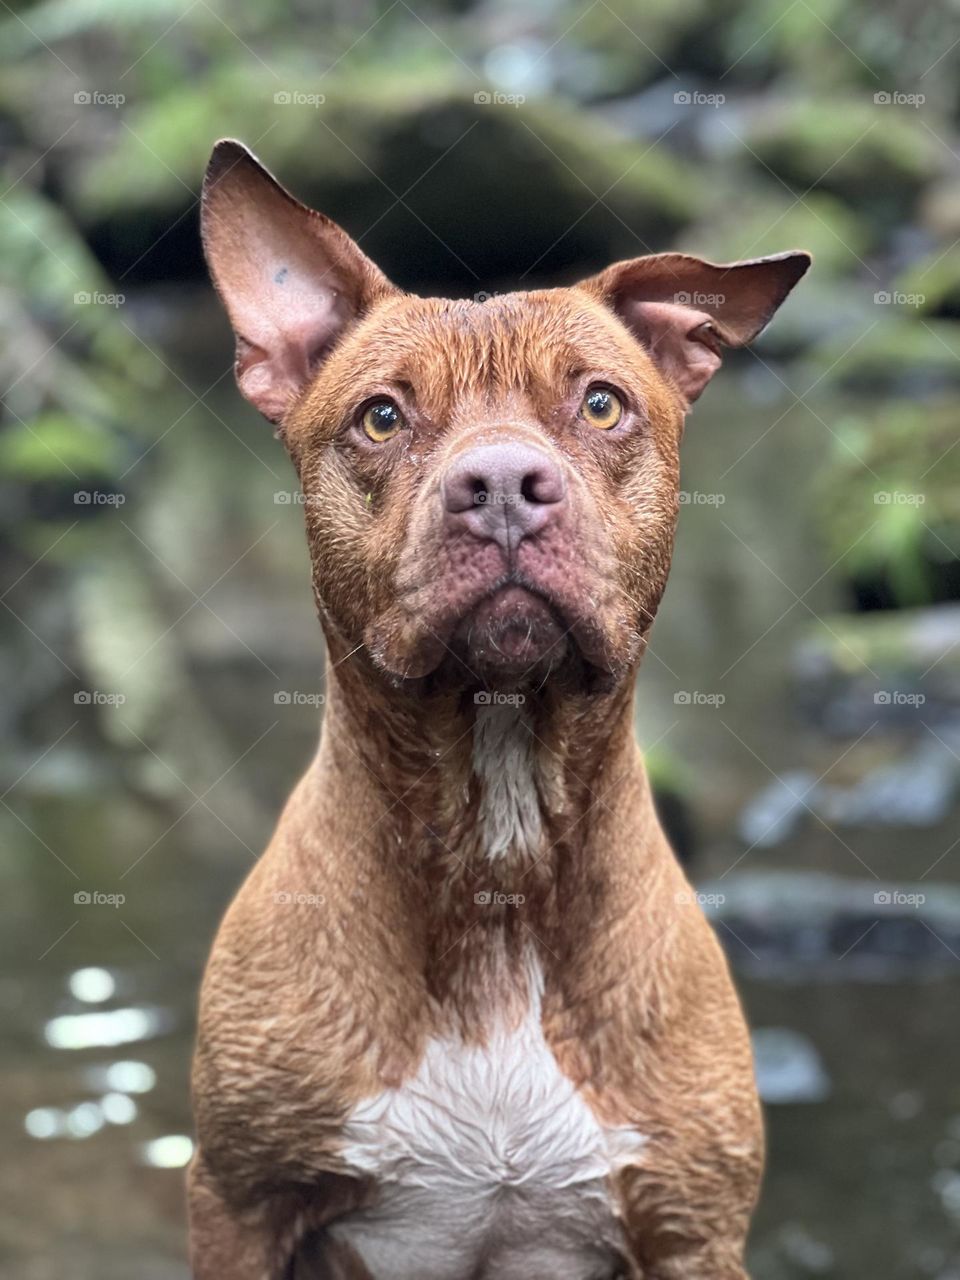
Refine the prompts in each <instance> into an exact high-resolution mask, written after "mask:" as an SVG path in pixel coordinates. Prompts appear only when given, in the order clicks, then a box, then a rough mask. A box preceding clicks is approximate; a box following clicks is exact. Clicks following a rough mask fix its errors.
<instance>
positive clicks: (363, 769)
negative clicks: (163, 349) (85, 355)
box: [190, 142, 809, 1280]
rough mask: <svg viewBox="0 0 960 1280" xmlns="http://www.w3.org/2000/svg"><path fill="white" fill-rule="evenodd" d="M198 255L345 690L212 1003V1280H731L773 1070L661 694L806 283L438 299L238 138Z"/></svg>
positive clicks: (196, 1176) (196, 1257)
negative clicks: (712, 455)
mask: <svg viewBox="0 0 960 1280" xmlns="http://www.w3.org/2000/svg"><path fill="white" fill-rule="evenodd" d="M203 230H204V245H205V248H206V253H207V258H208V261H209V263H210V267H211V270H212V273H213V276H214V279H215V281H216V283H217V287H218V289H219V291H220V294H221V296H222V298H223V300H224V303H225V304H226V308H227V311H228V312H229V315H230V319H231V321H232V322H233V326H234V329H235V330H236V335H237V366H236V371H237V378H238V380H239V384H240V388H241V390H242V391H243V393H244V395H246V396H247V397H248V398H249V399H250V400H251V401H252V402H253V403H254V404H255V405H256V406H257V407H258V408H259V409H260V410H261V411H262V412H263V413H264V414H265V415H266V417H267V418H269V419H270V420H271V421H273V422H275V423H277V424H278V426H279V430H280V434H281V437H282V439H283V441H284V443H285V445H286V447H287V449H288V451H289V453H290V456H291V458H292V459H293V462H294V465H295V466H296V468H297V472H298V474H299V476H300V480H301V484H302V487H303V491H304V494H305V511H306V523H307V536H308V539H309V544H310V554H311V557H312V562H313V581H314V590H315V595H316V600H317V605H318V608H319V612H320V617H321V619H322V622H323V628H324V632H325V635H326V641H327V649H328V654H329V661H328V674H327V702H326V716H325V722H324V726H323V736H322V741H321V745H320V749H319V753H318V755H317V757H316V759H315V760H314V762H313V763H312V764H311V766H310V768H309V769H308V770H307V773H306V775H305V777H304V778H303V780H302V781H301V782H300V784H299V785H298V787H297V789H296V791H295V792H294V794H293V796H292V798H291V800H290V802H289V804H288V805H287V807H286V809H285V811H284V814H283V817H282V818H281V821H280V824H279V826H278V828H277V831H276V835H275V836H274V838H273V840H272V841H271V844H270V846H269V848H268V849H267V852H266V854H265V855H264V857H263V858H262V859H261V861H260V863H259V864H258V865H257V867H256V868H255V869H254V871H253V873H252V874H251V876H250V878H249V879H248V880H247V882H246V884H245V885H244V886H243V888H242V890H241V891H240V893H239V895H238V897H237V899H236V901H235V902H234V903H233V906H232V907H231V909H230V911H229V913H228V914H227V917H226V920H225V921H224V923H223V926H222V928H221V930H220V933H219V936H218V937H217V941H216V944H215V946H214V949H213V954H212V956H211V959H210V963H209V967H208V969H207V974H206V978H205V981H204V985H203V993H202V998H201V1010H200V1032H199V1041H198V1046H197V1055H196V1063H195V1071H194V1096H195V1108H196V1120H197V1132H198V1136H199V1144H198V1151H197V1155H196V1158H195V1160H194V1163H193V1166H192V1168H191V1172H190V1210H191V1236H192V1240H191V1245H192V1259H193V1268H194V1274H195V1276H196V1277H197V1278H198V1280H279V1278H280V1277H294V1276H296V1277H301V1276H316V1277H328V1278H337V1277H366V1278H368V1280H481V1278H482V1280H521V1278H522V1280H613V1277H618V1276H624V1277H625V1276H631V1277H643V1278H644V1280H680V1278H681V1277H682V1278H683V1280H736V1278H741V1280H742V1277H744V1276H745V1275H746V1273H745V1271H744V1269H743V1248H744V1237H745V1234H746V1231H747V1225H748V1220H749V1217H750V1213H751V1209H752V1207H753V1204H754V1200H755V1198H756V1194H757V1184H758V1179H759V1176H760V1170H761V1165H762V1147H763V1139H762V1130H761V1123H760V1112H759V1107H758V1102H757V1096H756V1091H755V1088H754V1082H753V1072H752V1064H751V1056H750V1045H749V1041H748V1036H747V1032H746V1028H745V1025H744V1021H743V1017H742V1014H741V1011H740V1007H739V1004H738V1001H737V997H736V995H735V993H734V990H733V987H732V985H731V982H730V978H729V975H728V972H727V966H726V964H725V961H724V958H723V955H722V954H721V951H720V948H719V946H718V945H717V942H716V940H715V938H714V934H713V932H712V930H711V928H710V927H709V925H708V924H707V922H706V920H705V919H704V917H703V915H702V913H701V911H700V908H699V906H698V905H697V903H696V901H695V899H694V897H693V896H692V894H691V892H690V889H689V886H688V884H687V881H686V879H685V878H684V875H683V873H682V871H681V870H680V868H679V866H678V865H677V862H676V861H675V859H674V857H673V854H672V853H671V850H670V848H669V846H668V844H667V841H666V839H665V837H664V835H663V832H662V831H661V828H660V826H659V823H658V821H657V818H656V816H655V813H654V808H653V804H652V802H651V796H650V789H649V786H648V783H647V779H646V775H645V773H644V768H643V764H642V761H641V758H640V754H639V751H638V748H637V746H636V743H635V740H634V734H633V716H632V701H633V682H634V673H635V670H636V667H637V664H638V662H639V660H640V657H641V654H642V653H643V650H644V646H645V644H646V640H647V636H648V634H649V630H650V625H651V623H652V621H653V617H654V614H655V613H656V610H657V606H658V604H659V601H660V596H661V593H662V591H663V588H664V584H665V581H666V577H667V569H668V566H669V563H670V555H671V549H672V544H673V535H674V524H675V520H676V515H677V507H678V446H679V441H680V434H681V430H682V427H683V422H684V416H685V414H686V411H687V409H688V408H689V405H690V402H691V401H692V400H694V399H695V398H696V397H697V396H698V395H699V393H700V391H701V390H702V389H703V387H704V385H705V384H706V382H707V380H708V379H709V378H710V376H711V375H712V374H713V373H714V372H715V370H716V369H717V367H718V366H719V364H720V351H721V347H722V346H724V345H726V346H733V347H739V346H742V345H743V344H744V343H746V342H749V341H750V339H752V338H753V337H754V336H755V335H756V334H757V333H758V332H759V331H760V330H761V329H762V328H763V326H764V325H765V324H766V322H767V321H768V320H769V319H770V317H771V315H772V314H773V312H774V311H775V310H776V308H777V307H778V306H779V304H780V303H781V302H782V301H783V299H784V298H785V297H786V295H787V293H788V292H789V291H790V289H791V288H792V286H793V285H794V284H795V283H796V281H797V280H798V279H799V278H800V277H801V276H802V275H803V273H804V271H806V269H807V266H808V265H809V258H808V256H807V255H806V254H803V253H788V254H782V255H780V256H778V257H773V258H765V259H760V260H757V261H752V262H743V263H737V264H734V265H731V266H714V265H712V264H710V263H706V262H701V261H700V260H698V259H696V258H692V257H687V256H686V255H683V254H675V253H673V254H661V255H657V256H654V257H647V258H639V259H636V260H634V261H630V262H622V263H618V264H617V265H615V266H612V267H610V268H608V269H607V270H606V271H604V272H602V273H601V274H600V275H599V276H595V277H593V278H591V279H589V280H586V281H584V282H583V283H582V284H580V285H577V286H576V287H575V288H567V289H553V290H547V291H540V292H532V293H527V294H508V295H506V296H503V297H495V298H492V299H490V300H489V301H487V302H485V303H483V304H479V303H474V302H453V301H446V300H441V299H436V298H418V297H412V296H410V295H407V294H404V293H402V292H401V291H400V290H399V289H396V288H395V287H394V286H392V285H391V284H390V282H389V281H388V280H387V279H386V278H385V277H384V276H383V275H382V274H381V272H380V271H379V270H378V269H377V267H376V266H374V264H373V263H372V262H370V261H369V260H368V259H367V258H366V257H364V255H363V254H362V252H361V251H360V249H359V248H358V247H357V245H356V244H355V243H354V242H353V241H352V240H351V239H350V238H349V237H348V236H347V235H346V234H345V233H344V232H343V231H342V230H341V229H340V228H339V227H337V226H336V225H335V224H334V223H332V222H330V221H329V220H328V219H327V218H325V217H323V216H322V215H321V214H318V213H314V212H312V211H311V210H309V209H306V208H304V207H303V206H302V205H300V204H298V203H297V202H296V201H295V200H294V199H293V198H292V197H291V196H289V195H288V194H287V193H286V192H285V191H284V190H282V189H281V188H280V187H279V186H277V184H276V183H275V182H274V181H273V179H272V178H271V177H270V176H269V175H268V174H267V173H266V172H265V171H264V170H263V169H262V168H261V167H260V166H259V164H258V163H257V162H256V160H255V159H254V158H253V157H252V156H251V155H250V153H249V152H248V151H246V150H245V149H244V148H243V147H242V146H241V145H240V144H239V143H236V142H221V143H219V144H218V146H217V148H216V150H215V151H214V154H213V157H212V159H211V162H210V167H209V170H208V172H207V178H206V183H205V186H204V199H203Z"/></svg>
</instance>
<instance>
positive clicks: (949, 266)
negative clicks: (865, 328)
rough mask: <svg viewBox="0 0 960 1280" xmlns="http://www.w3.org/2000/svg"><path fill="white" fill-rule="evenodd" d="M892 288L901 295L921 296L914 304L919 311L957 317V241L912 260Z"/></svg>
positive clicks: (959, 259)
mask: <svg viewBox="0 0 960 1280" xmlns="http://www.w3.org/2000/svg"><path fill="white" fill-rule="evenodd" d="M894 287H895V289H896V291H897V292H898V293H900V294H902V295H905V296H908V297H913V298H918V299H922V301H920V302H918V304H917V309H918V310H919V311H920V312H921V313H922V314H924V315H932V316H940V317H945V318H950V319H957V320H960V244H955V245H951V246H950V248H948V249H947V250H946V251H945V252H944V251H943V250H938V251H937V252H935V253H930V254H927V256H926V257H924V258H922V259H921V260H920V261H919V262H915V263H913V265H912V266H910V267H908V268H907V269H906V270H905V271H902V272H901V273H900V275H899V276H898V277H897V279H896V281H895V286H894Z"/></svg>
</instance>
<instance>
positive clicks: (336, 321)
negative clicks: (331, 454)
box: [200, 139, 398, 422]
mask: <svg viewBox="0 0 960 1280" xmlns="http://www.w3.org/2000/svg"><path fill="white" fill-rule="evenodd" d="M200 219H201V228H202V235H203V249H204V253H205V255H206V259H207V265H208V266H209V268H210V273H211V275H212V276H213V280H214V283H215V284H216V286H217V291H218V292H219V294H220V297H221V298H222V299H223V303H224V306H225V307H226V309H227V314H228V315H229V317H230V323H231V324H232V325H233V330H234V333H235V334H236V339H237V358H236V366H235V372H236V376H237V382H238V384H239V386H240V390H241V391H242V392H243V394H244V395H245V396H246V397H247V399H248V400H249V401H251V403H253V404H255V405H256V407H257V408H258V409H259V410H260V412H261V413H262V414H263V415H264V417H266V418H269V420H270V421H271V422H280V420H281V419H282V418H283V416H284V414H285V413H286V412H287V410H288V409H289V408H290V406H291V405H292V404H293V402H294V401H295V400H296V399H297V397H298V396H299V395H300V393H301V391H303V389H304V387H305V386H306V385H307V383H308V382H309V381H310V379H311V377H312V376H313V374H314V373H315V372H316V369H317V368H318V366H319V364H320V362H321V361H322V360H323V358H324V356H325V355H326V354H327V352H328V351H329V350H330V348H331V347H332V346H333V344H334V343H335V342H336V341H337V339H338V338H339V337H340V335H341V334H342V333H343V331H344V330H345V329H346V328H348V327H349V326H350V325H351V324H352V323H353V322H354V321H355V320H356V319H358V318H359V317H360V316H361V315H363V313H364V312H365V311H367V310H369V308H370V307H371V306H372V305H373V304H374V303H375V302H376V301H377V300H378V299H380V298H383V297H386V296H388V295H389V294H391V293H395V292H398V291H397V290H396V289H395V288H394V286H393V285H392V284H391V283H390V281H389V280H388V279H387V278H386V276H385V275H384V274H383V273H382V272H381V271H380V269H379V268H378V267H376V266H375V265H374V264H373V263H372V262H371V261H370V259H369V258H368V257H366V255H365V254H364V253H362V252H361V250H360V249H359V247H358V246H357V245H356V244H355V243H354V241H353V240H351V239H350V237H349V236H348V235H347V233H346V232H345V231H342V230H341V229H340V227H338V226H337V224H336V223H335V222H332V221H331V220H330V219H329V218H327V217H325V216H324V215H323V214H322V213H316V212H315V211H314V210H313V209H308V208H307V207H306V206H305V205H302V204H300V202H299V201H297V200H295V199H294V198H293V196H291V195H290V193H289V192H288V191H285V190H284V188H283V187H281V186H280V184H279V183H278V182H276V181H275V180H274V178H273V177H271V175H270V174H269V173H268V172H267V171H266V169H264V168H263V166H262V165H261V164H260V163H259V162H258V161H257V160H256V159H255V158H254V156H253V155H252V154H251V153H250V152H249V151H248V150H247V148H246V147H245V146H244V145H243V144H242V143H240V142H234V141H232V140H231V139H224V140H222V141H220V142H218V143H217V145H216V146H215V147H214V149H213V155H212V156H211V157H210V163H209V164H208V165H207V172H206V176H205V177H204V180H203V196H202V202H201V215H200Z"/></svg>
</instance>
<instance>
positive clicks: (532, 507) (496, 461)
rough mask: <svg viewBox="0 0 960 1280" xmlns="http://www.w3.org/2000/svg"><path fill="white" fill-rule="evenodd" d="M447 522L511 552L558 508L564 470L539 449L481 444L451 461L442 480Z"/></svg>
mask: <svg viewBox="0 0 960 1280" xmlns="http://www.w3.org/2000/svg"><path fill="white" fill-rule="evenodd" d="M442 493H443V505H444V511H445V513H446V519H447V522H448V525H449V526H450V527H453V528H457V529H466V530H467V531H469V532H470V533H472V534H473V535H474V536H475V537H476V538H479V539H480V540H482V541H491V542H496V543H499V545H500V546H501V547H503V549H504V551H506V552H508V553H509V552H513V551H515V550H516V548H517V546H518V545H519V544H520V542H521V541H522V540H523V539H524V538H530V537H533V536H534V535H535V534H538V533H540V531H541V530H542V529H543V528H544V527H545V526H546V525H547V524H549V523H550V521H551V520H552V519H554V518H555V517H556V516H557V514H558V513H559V512H560V510H561V509H562V506H563V501H564V498H565V486H564V481H563V473H562V471H561V470H560V468H559V466H557V464H556V463H555V462H554V461H553V460H552V459H551V458H550V457H549V456H548V455H547V454H546V453H544V452H543V451H542V450H541V449H537V448H535V447H534V446H533V445H529V444H521V443H519V442H517V441H511V442H505V443H503V444H487V445H479V446H478V447H477V448H475V449H468V450H467V451H466V453H462V454H461V455H460V457H459V458H457V459H455V461H454V462H452V463H451V465H450V467H449V469H448V471H447V473H446V475H445V476H444V477H443V484H442Z"/></svg>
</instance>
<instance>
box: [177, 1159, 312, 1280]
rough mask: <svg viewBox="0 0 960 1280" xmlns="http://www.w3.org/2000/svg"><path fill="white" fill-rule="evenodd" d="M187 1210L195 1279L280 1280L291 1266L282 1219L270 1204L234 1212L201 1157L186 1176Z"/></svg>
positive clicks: (195, 1161) (191, 1260)
mask: <svg viewBox="0 0 960 1280" xmlns="http://www.w3.org/2000/svg"><path fill="white" fill-rule="evenodd" d="M187 1206H188V1213H189V1218H190V1266H191V1270H192V1272H193V1277H194V1280H228V1277H229V1280H281V1277H282V1276H283V1271H284V1268H285V1266H286V1261H287V1259H286V1258H285V1257H284V1256H283V1253H282V1245H283V1241H282V1239H281V1237H282V1236H283V1235H284V1234H287V1233H285V1232H284V1231H283V1227H282V1214H278V1213H277V1212H276V1211H275V1210H274V1211H273V1212H271V1210H270V1208H269V1207H268V1206H266V1205H261V1206H258V1207H256V1208H254V1209H250V1210H243V1211H241V1210H237V1209H234V1208H232V1207H231V1206H230V1205H228V1204H227V1202H226V1200H224V1198H223V1197H222V1195H221V1194H220V1192H219V1190H218V1189H217V1187H216V1185H215V1183H214V1180H213V1178H212V1177H211V1176H210V1174H209V1172H208V1170H207V1169H206V1167H205V1165H204V1161H203V1156H202V1154H201V1153H199V1152H198V1153H197V1155H196V1156H195V1157H194V1159H193V1163H192V1164H191V1166H190V1171H189V1174H188V1177H187Z"/></svg>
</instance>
